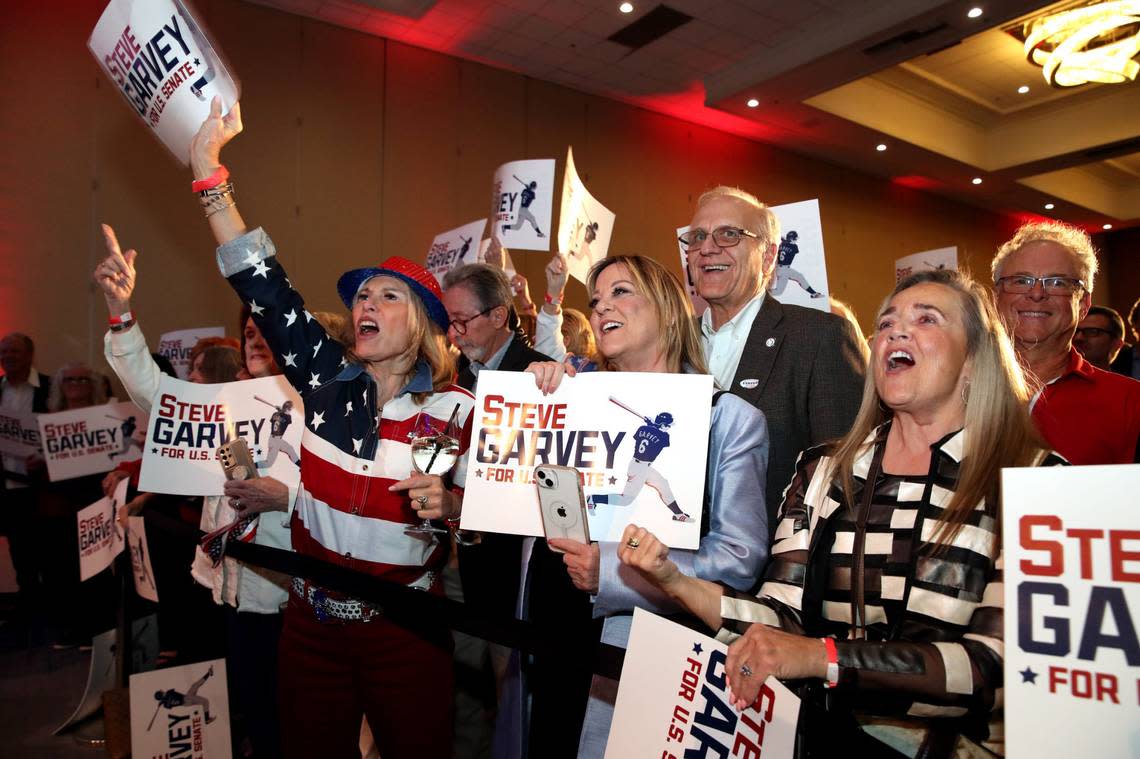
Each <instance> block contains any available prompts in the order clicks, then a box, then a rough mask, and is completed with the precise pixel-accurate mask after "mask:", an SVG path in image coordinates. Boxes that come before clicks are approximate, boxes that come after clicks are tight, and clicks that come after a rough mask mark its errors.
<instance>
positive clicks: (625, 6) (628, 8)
mask: <svg viewBox="0 0 1140 759" xmlns="http://www.w3.org/2000/svg"><path fill="white" fill-rule="evenodd" d="M618 10H619V11H621V12H622V13H633V3H622V4H621V5H619V6H618Z"/></svg>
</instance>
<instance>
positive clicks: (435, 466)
mask: <svg viewBox="0 0 1140 759" xmlns="http://www.w3.org/2000/svg"><path fill="white" fill-rule="evenodd" d="M458 413H459V405H458V404H456V406H455V411H453V412H452V414H451V421H449V422H448V423H447V426H446V428H445V429H444V430H443V431H442V432H441V431H440V430H439V429H438V427H437V423H436V422H435V420H433V419H432V418H431V417H430V416H428V415H427V414H423V413H421V414H420V415H419V416H418V417H417V418H416V423H415V425H414V426H413V429H412V443H411V447H412V466H413V467H415V470H416V471H417V472H419V473H420V474H436V475H439V476H440V477H442V476H444V475H446V474H447V473H448V472H450V471H451V470H452V468H453V467H454V466H455V462H457V461H458V460H459V434H458V430H457V429H456V428H455V417H456V414H458ZM449 433H450V434H449ZM404 531H405V532H408V533H412V534H415V535H433V534H443V535H446V534H447V533H448V532H449V531H448V530H447V529H444V528H443V527H436V526H435V525H434V524H432V523H431V520H430V519H421V520H420V523H419V524H417V525H413V526H411V527H408V528H407V529H405V530H404Z"/></svg>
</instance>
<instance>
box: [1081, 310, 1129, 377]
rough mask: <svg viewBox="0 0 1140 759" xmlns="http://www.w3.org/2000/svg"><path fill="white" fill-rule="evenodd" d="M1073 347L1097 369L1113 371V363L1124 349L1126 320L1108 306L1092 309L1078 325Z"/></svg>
mask: <svg viewBox="0 0 1140 759" xmlns="http://www.w3.org/2000/svg"><path fill="white" fill-rule="evenodd" d="M1073 347H1074V348H1076V349H1077V352H1078V353H1080V354H1081V355H1082V356H1084V358H1085V361H1088V362H1089V363H1090V364H1092V365H1093V366H1095V367H1096V368H1097V369H1103V370H1104V371H1106V372H1111V371H1113V369H1112V363H1113V362H1114V361H1116V357H1117V356H1118V355H1120V350H1121V349H1122V348H1123V347H1124V319H1123V318H1122V317H1121V316H1120V314H1118V313H1117V312H1116V309H1113V308H1109V307H1108V306H1092V307H1090V308H1089V312H1088V314H1086V315H1085V318H1083V319H1081V321H1080V323H1079V324H1077V331H1076V334H1074V335H1073ZM1125 376H1127V375H1125Z"/></svg>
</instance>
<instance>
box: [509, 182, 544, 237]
mask: <svg viewBox="0 0 1140 759" xmlns="http://www.w3.org/2000/svg"><path fill="white" fill-rule="evenodd" d="M511 176H512V177H514V178H515V181H517V182H518V183H519V184H521V185H522V186H523V191H522V197H520V198H519V213H518V216H517V217H516V219H515V225H514V226H513V227H512V226H510V225H509V224H504V225H503V231H504V232H506V231H507V230H515V229H522V225H523V222H524V221H528V222H530V225H531V226H532V227H534V233H535V234H536V235H538V236H539V237H546V235H544V234H543V233H542V230H541V229H539V228H538V220H537V219H535V218H534V214H532V213H531V212H530V204H531V203H533V202H534V199H535V190H537V189H538V182H534V181H531V182H524V181H522V180H521V179H519V178H518V175H516V174H511Z"/></svg>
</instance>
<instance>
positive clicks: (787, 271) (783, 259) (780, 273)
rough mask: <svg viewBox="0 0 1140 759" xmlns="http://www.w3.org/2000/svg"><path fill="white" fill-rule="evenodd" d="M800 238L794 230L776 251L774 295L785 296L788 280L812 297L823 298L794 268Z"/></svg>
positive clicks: (784, 238)
mask: <svg viewBox="0 0 1140 759" xmlns="http://www.w3.org/2000/svg"><path fill="white" fill-rule="evenodd" d="M799 238H800V234H799V232H797V231H796V230H794V229H793V230H791V231H789V232H788V233H787V234H786V235H784V237H783V238H782V239H781V240H780V247H779V249H778V250H777V251H776V255H777V259H776V276H775V278H774V279H773V280H772V287H771V290H772V294H773V295H777V296H778V295H781V294H783V292H784V288H785V287H787V286H788V280H791V281H793V282H795V283H796V284H797V285H799V286H800V287H802V288H803V289H804V290H806V291H807V293H808V294H809V295H810V296H811V297H813V298H822V297H823V293H821V292H817V291H815V290H813V289H812V287H811V285H809V284H808V281H807V280H806V279H805V278H804V275H803V274H800V273H799V272H798V271H796V270H795V269H793V268H792V261H794V260H795V258H796V256H798V255H799V253H800V246H799V245H797V244H796V240H798V239H799Z"/></svg>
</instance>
